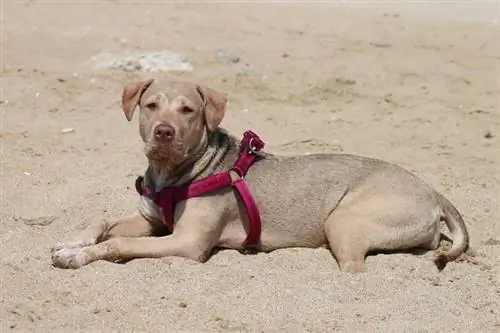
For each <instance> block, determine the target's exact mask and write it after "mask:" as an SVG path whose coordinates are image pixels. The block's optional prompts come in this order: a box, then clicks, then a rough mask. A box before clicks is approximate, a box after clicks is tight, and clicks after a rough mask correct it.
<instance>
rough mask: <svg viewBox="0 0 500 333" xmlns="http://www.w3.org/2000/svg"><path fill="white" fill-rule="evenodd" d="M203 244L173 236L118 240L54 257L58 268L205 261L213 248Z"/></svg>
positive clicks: (54, 255)
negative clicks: (135, 261)
mask: <svg viewBox="0 0 500 333" xmlns="http://www.w3.org/2000/svg"><path fill="white" fill-rule="evenodd" d="M206 245H207V244H199V243H197V240H196V239H193V238H191V237H190V238H187V237H179V236H178V235H169V236H163V237H137V238H131V237H116V238H111V239H109V240H107V241H104V242H102V243H98V244H96V245H93V246H88V247H85V248H76V249H72V250H70V251H59V252H55V253H54V254H53V255H52V261H53V263H54V266H56V267H59V268H80V267H82V266H84V265H87V264H90V263H92V262H94V261H98V260H106V261H111V262H116V261H127V260H131V259H138V258H163V257H169V256H178V257H184V258H188V259H192V260H196V261H199V262H205V261H206V260H207V259H208V257H209V254H210V250H211V249H207V246H206Z"/></svg>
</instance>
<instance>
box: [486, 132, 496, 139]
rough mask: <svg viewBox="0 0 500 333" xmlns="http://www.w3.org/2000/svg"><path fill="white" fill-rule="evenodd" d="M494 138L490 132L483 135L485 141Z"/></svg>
mask: <svg viewBox="0 0 500 333" xmlns="http://www.w3.org/2000/svg"><path fill="white" fill-rule="evenodd" d="M494 137H495V135H494V134H493V133H491V132H486V133H484V138H485V139H493V138H494Z"/></svg>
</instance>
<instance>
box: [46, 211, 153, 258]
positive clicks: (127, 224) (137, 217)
mask: <svg viewBox="0 0 500 333" xmlns="http://www.w3.org/2000/svg"><path fill="white" fill-rule="evenodd" d="M152 233H153V225H152V223H151V221H148V220H146V219H145V218H144V217H143V216H142V215H141V214H140V213H135V214H133V215H131V216H128V217H125V218H122V219H119V220H115V221H99V222H94V223H90V224H89V225H88V226H87V227H86V228H85V229H83V230H82V231H81V232H80V233H79V234H78V235H77V236H76V237H75V238H74V239H72V240H71V241H68V242H59V243H57V244H56V245H54V246H53V247H52V249H51V252H52V253H55V252H57V251H61V250H63V249H67V250H70V249H75V248H82V247H86V246H90V245H94V244H97V243H99V242H102V241H104V240H107V239H109V238H112V237H141V236H149V235H152Z"/></svg>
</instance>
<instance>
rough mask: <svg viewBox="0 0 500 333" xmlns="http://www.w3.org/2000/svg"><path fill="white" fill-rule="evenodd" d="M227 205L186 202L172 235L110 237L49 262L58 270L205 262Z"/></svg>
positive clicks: (204, 200) (58, 253)
mask: <svg viewBox="0 0 500 333" xmlns="http://www.w3.org/2000/svg"><path fill="white" fill-rule="evenodd" d="M229 198H231V197H229ZM233 200H235V199H234V195H233ZM227 201H229V200H225V198H224V197H222V196H219V197H216V201H215V202H214V200H213V199H212V198H210V197H208V198H204V197H199V198H192V199H189V200H187V201H184V202H181V203H179V204H178V207H177V208H176V210H175V221H176V223H175V229H174V231H173V233H172V235H168V236H163V237H137V238H132V237H113V238H110V239H108V240H106V241H104V242H102V243H98V244H95V245H92V246H87V247H81V248H73V249H62V250H59V251H55V252H53V253H52V262H53V263H54V266H56V267H60V268H80V267H82V266H84V265H87V264H89V263H91V262H94V261H97V260H107V261H126V260H131V259H137V258H162V257H169V256H177V257H184V258H188V259H192V260H196V261H199V262H205V261H206V260H208V258H209V257H210V254H211V252H212V249H213V247H214V246H215V244H217V241H218V239H219V237H220V235H221V233H222V229H223V228H224V225H225V220H226V219H225V218H224V211H226V208H225V204H226V203H227Z"/></svg>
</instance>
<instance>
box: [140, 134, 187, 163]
mask: <svg viewBox="0 0 500 333" xmlns="http://www.w3.org/2000/svg"><path fill="white" fill-rule="evenodd" d="M144 152H145V154H146V157H147V158H148V160H150V161H154V162H156V163H160V164H162V165H165V166H170V167H172V166H175V165H178V164H180V163H181V162H182V161H183V160H184V149H183V148H182V145H181V144H179V143H178V142H175V141H172V142H168V143H163V142H158V141H156V140H151V141H149V142H147V143H146V145H145V147H144Z"/></svg>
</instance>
